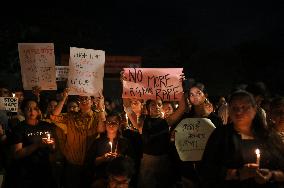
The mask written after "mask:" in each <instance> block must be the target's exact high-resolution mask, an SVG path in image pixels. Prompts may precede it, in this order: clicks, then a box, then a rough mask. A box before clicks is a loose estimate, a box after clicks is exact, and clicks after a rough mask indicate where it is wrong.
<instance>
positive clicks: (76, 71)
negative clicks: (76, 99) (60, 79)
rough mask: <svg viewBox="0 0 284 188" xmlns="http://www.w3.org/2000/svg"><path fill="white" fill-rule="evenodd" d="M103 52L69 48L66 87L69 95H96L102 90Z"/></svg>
mask: <svg viewBox="0 0 284 188" xmlns="http://www.w3.org/2000/svg"><path fill="white" fill-rule="evenodd" d="M104 64H105V52H104V51H102V50H93V49H85V48H75V47H71V48H70V61H69V74H68V87H69V89H70V92H69V94H70V95H81V96H98V95H99V93H101V92H102V90H103V78H104Z"/></svg>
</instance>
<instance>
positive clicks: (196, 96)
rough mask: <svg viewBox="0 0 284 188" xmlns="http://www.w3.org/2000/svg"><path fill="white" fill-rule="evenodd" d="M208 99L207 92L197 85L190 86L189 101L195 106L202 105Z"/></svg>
mask: <svg viewBox="0 0 284 188" xmlns="http://www.w3.org/2000/svg"><path fill="white" fill-rule="evenodd" d="M205 99H206V96H205V94H204V93H203V92H202V91H201V90H200V89H199V88H197V87H192V88H190V91H189V101H190V103H191V104H192V105H193V106H197V105H200V104H202V103H203V102H204V100H205Z"/></svg>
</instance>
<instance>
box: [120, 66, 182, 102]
mask: <svg viewBox="0 0 284 188" xmlns="http://www.w3.org/2000/svg"><path fill="white" fill-rule="evenodd" d="M182 70H183V69H182V68H124V76H125V77H126V80H124V81H123V94H122V97H123V98H137V99H153V100H157V99H161V100H164V101H177V100H179V99H180V98H181V96H182V92H183V88H182V82H181V81H180V78H181V74H182Z"/></svg>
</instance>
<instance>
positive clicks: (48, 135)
mask: <svg viewBox="0 0 284 188" xmlns="http://www.w3.org/2000/svg"><path fill="white" fill-rule="evenodd" d="M47 141H48V142H50V134H49V133H47Z"/></svg>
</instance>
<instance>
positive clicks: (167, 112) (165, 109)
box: [163, 103, 174, 118]
mask: <svg viewBox="0 0 284 188" xmlns="http://www.w3.org/2000/svg"><path fill="white" fill-rule="evenodd" d="M163 112H164V117H165V118H167V117H168V116H170V115H171V114H172V113H174V108H173V106H172V104H171V103H166V104H164V105H163Z"/></svg>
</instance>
